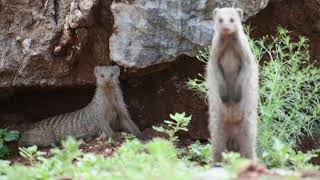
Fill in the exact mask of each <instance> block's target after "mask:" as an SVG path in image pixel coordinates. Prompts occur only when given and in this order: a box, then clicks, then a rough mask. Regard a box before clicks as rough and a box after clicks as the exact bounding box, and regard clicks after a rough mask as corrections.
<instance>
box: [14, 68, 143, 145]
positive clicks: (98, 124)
mask: <svg viewBox="0 0 320 180" xmlns="http://www.w3.org/2000/svg"><path fill="white" fill-rule="evenodd" d="M94 74H95V77H96V86H97V87H96V91H95V94H94V97H93V99H92V101H91V102H90V103H89V104H88V105H87V106H86V107H84V108H82V109H80V110H77V111H74V112H71V113H65V114H61V115H57V116H53V117H49V118H47V119H44V120H42V121H40V122H39V123H36V124H35V125H34V127H33V128H32V129H30V130H27V131H25V132H23V133H22V136H21V139H20V141H19V145H21V146H26V145H38V146H49V145H51V144H52V143H55V142H57V141H60V140H61V139H63V138H65V137H66V136H69V135H70V136H74V137H86V136H90V137H91V136H96V135H98V134H99V133H101V135H102V136H107V137H111V136H112V135H113V133H114V131H113V130H112V129H111V125H115V126H119V125H120V127H123V128H124V129H125V130H127V131H129V132H131V133H133V134H135V135H137V136H140V135H141V132H140V130H139V129H138V127H137V126H136V125H135V124H134V122H133V121H132V120H131V118H130V115H129V113H128V111H127V108H126V105H125V102H124V100H123V97H122V92H121V89H120V87H119V80H118V76H119V74H120V69H119V67H118V66H96V67H95V69H94Z"/></svg>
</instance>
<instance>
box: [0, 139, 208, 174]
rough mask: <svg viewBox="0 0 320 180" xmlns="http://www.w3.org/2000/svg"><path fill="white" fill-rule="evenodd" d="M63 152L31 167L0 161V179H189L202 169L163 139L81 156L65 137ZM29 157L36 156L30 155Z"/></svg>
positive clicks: (54, 153)
mask: <svg viewBox="0 0 320 180" xmlns="http://www.w3.org/2000/svg"><path fill="white" fill-rule="evenodd" d="M62 147H63V148H62V149H59V148H55V149H53V150H52V151H51V153H52V156H51V157H50V158H48V159H46V158H43V157H42V155H36V156H37V159H38V161H36V162H34V163H33V164H32V166H23V165H20V164H14V165H11V166H10V165H9V162H8V161H3V160H1V161H0V179H22V180H23V179H54V178H58V177H61V176H64V177H69V178H72V179H117V180H118V179H126V180H127V179H128V180H130V179H139V180H141V179H192V175H194V174H195V173H196V172H201V171H203V169H202V168H201V167H199V166H197V167H195V166H193V165H192V164H191V163H190V162H188V161H185V160H181V159H178V158H177V150H176V148H175V147H174V145H173V144H172V143H171V142H170V141H167V140H164V139H155V140H152V141H150V142H148V143H146V144H142V143H141V142H140V141H139V140H137V139H133V140H127V141H125V142H124V143H123V144H122V145H121V147H119V149H118V150H117V151H116V152H115V154H114V155H112V156H110V157H103V156H101V155H95V154H91V153H82V152H81V151H80V150H79V143H77V142H76V141H75V140H74V139H72V138H68V139H67V140H66V141H63V142H62ZM32 154H37V153H34V151H33V152H32Z"/></svg>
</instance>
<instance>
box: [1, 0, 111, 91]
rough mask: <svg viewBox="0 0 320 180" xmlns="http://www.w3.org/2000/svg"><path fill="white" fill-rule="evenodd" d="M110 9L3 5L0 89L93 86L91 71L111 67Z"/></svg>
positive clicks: (55, 2) (8, 0) (94, 4)
mask: <svg viewBox="0 0 320 180" xmlns="http://www.w3.org/2000/svg"><path fill="white" fill-rule="evenodd" d="M108 3H109V4H108ZM109 6H110V2H109V1H106V2H104V1H103V2H102V1H101V3H99V2H98V1H97V0H81V1H76V0H64V1H61V0H40V1H32V0H1V1H0V16H1V19H0V87H13V86H27V87H30V86H50V87H52V86H68V85H79V84H80V85H81V84H92V82H93V76H92V72H93V66H95V65H97V64H108V63H110V62H109V61H108V59H109V58H108V54H109V53H108V47H107V46H108V45H107V43H106V42H107V41H108V39H109V35H108V34H111V32H108V30H106V29H108V27H109V26H110V24H112V23H111V22H112V16H111V12H110V11H109ZM97 16H98V17H104V21H103V22H99V21H101V20H100V19H98V18H96V17H97ZM109 29H110V28H109ZM96 52H98V53H96Z"/></svg>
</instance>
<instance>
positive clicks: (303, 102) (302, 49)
mask: <svg viewBox="0 0 320 180" xmlns="http://www.w3.org/2000/svg"><path fill="white" fill-rule="evenodd" d="M248 32H249V28H248ZM250 45H251V48H252V50H253V51H254V54H255V55H256V57H257V59H258V61H259V62H260V65H261V66H260V92H259V93H260V103H259V113H260V121H259V129H258V154H259V156H260V158H261V159H262V160H263V162H265V163H266V164H267V165H269V166H270V167H279V166H281V167H284V166H287V165H288V164H290V165H293V166H294V167H293V168H297V166H295V165H294V163H293V164H292V162H293V161H294V160H290V162H291V163H289V160H288V159H281V160H280V161H284V162H280V161H278V160H279V159H278V160H276V159H273V158H275V156H276V153H278V152H281V151H285V152H283V153H284V154H286V155H288V156H291V155H292V156H299V155H302V154H301V152H298V153H296V152H294V151H293V150H292V149H293V147H296V146H297V143H298V142H299V138H300V137H301V136H303V135H308V136H311V137H315V136H316V137H318V135H319V132H320V127H319V126H320V124H319V117H320V84H319V82H320V70H319V69H318V68H316V67H314V66H313V65H312V64H309V62H310V55H309V51H308V40H307V39H306V38H305V37H300V38H299V39H298V41H294V40H292V39H291V37H290V32H288V31H287V30H286V29H284V28H281V27H279V28H278V30H277V35H276V36H275V37H269V36H266V37H264V38H262V39H259V40H253V39H250ZM208 52H209V48H207V49H206V50H204V51H202V52H201V54H200V55H199V56H198V59H199V60H200V61H202V62H207V60H208ZM187 87H189V89H192V90H195V91H196V92H197V93H200V94H202V95H201V96H202V97H205V92H206V91H207V83H206V82H205V79H204V78H202V79H200V80H199V79H194V80H189V81H188V82H187ZM273 137H277V139H278V140H274V138H273ZM274 141H276V146H277V147H274V145H275V144H274ZM279 144H286V145H285V147H282V146H280V145H279ZM279 146H280V147H279ZM275 148H276V149H275ZM279 148H280V149H279ZM282 148H283V149H282ZM284 149H286V150H284ZM274 150H277V152H274V153H272V152H273V151H274ZM306 156H307V155H306ZM279 158H282V157H279ZM297 158H298V157H297ZM303 159H305V160H307V159H308V160H310V158H309V156H307V157H303Z"/></svg>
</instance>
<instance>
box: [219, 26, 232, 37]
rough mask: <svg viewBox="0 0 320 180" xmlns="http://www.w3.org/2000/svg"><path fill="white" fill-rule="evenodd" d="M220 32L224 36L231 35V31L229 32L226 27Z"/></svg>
mask: <svg viewBox="0 0 320 180" xmlns="http://www.w3.org/2000/svg"><path fill="white" fill-rule="evenodd" d="M221 32H222V33H223V34H225V35H229V34H231V33H232V30H231V29H230V28H228V27H223V28H222V30H221Z"/></svg>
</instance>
